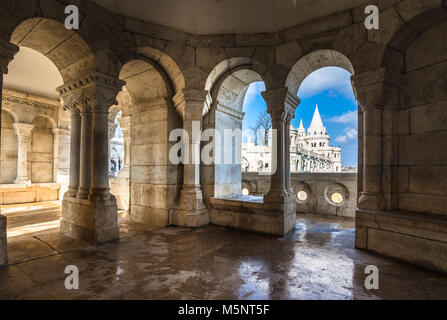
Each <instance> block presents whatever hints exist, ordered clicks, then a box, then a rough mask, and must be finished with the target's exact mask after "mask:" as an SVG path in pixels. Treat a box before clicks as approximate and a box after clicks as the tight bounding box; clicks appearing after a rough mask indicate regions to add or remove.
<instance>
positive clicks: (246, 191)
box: [242, 188, 250, 196]
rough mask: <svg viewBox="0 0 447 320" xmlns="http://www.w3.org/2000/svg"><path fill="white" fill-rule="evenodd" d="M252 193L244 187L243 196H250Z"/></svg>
mask: <svg viewBox="0 0 447 320" xmlns="http://www.w3.org/2000/svg"><path fill="white" fill-rule="evenodd" d="M249 194H250V191H248V189H247V188H244V189H242V195H243V196H248V195H249Z"/></svg>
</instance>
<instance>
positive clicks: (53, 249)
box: [0, 215, 447, 299]
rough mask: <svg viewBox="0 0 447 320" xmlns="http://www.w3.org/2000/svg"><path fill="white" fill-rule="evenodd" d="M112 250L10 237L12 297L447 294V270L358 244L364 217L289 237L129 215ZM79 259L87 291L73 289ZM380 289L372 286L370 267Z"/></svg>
mask: <svg viewBox="0 0 447 320" xmlns="http://www.w3.org/2000/svg"><path fill="white" fill-rule="evenodd" d="M120 232H121V240H120V241H119V242H117V243H110V244H105V245H102V246H98V247H95V246H89V245H87V244H86V243H83V242H82V241H78V240H75V239H72V238H69V237H65V236H62V235H60V234H59V233H57V232H55V231H53V230H50V231H47V232H42V233H40V234H37V235H35V234H34V235H32V236H29V235H24V236H20V237H14V238H12V239H8V240H9V243H8V248H9V257H10V262H11V265H10V266H9V267H6V268H0V298H2V299H446V298H447V276H446V275H441V274H437V273H434V272H429V271H426V270H423V269H420V268H416V267H413V266H411V265H408V264H405V263H402V262H399V261H396V260H393V259H388V258H385V257H381V256H377V255H374V254H371V253H367V252H364V251H359V250H356V249H354V222H353V221H352V220H341V219H335V218H333V219H332V218H321V217H316V216H299V217H298V221H297V226H296V229H295V231H294V232H292V233H291V234H289V235H287V236H286V237H284V238H274V237H269V236H263V235H259V234H253V233H244V232H239V231H235V230H231V229H226V228H220V227H216V226H206V227H202V228H198V229H188V228H177V227H170V228H166V229H162V230H154V231H150V230H147V228H146V227H145V226H144V225H141V224H138V223H135V222H133V221H131V220H129V219H128V217H126V216H125V215H121V218H120ZM67 265H76V266H77V267H78V268H79V271H80V290H74V291H68V290H66V289H65V287H64V280H65V274H64V269H65V267H66V266H67ZM368 265H376V266H377V267H378V268H379V270H380V289H379V290H376V291H368V290H366V289H365V288H364V280H365V277H366V275H365V273H364V272H365V267H366V266H368Z"/></svg>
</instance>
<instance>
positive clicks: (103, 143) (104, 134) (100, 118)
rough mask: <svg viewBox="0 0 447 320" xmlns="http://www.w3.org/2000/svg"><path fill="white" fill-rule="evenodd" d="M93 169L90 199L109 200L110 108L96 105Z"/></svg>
mask: <svg viewBox="0 0 447 320" xmlns="http://www.w3.org/2000/svg"><path fill="white" fill-rule="evenodd" d="M92 114H93V117H92V120H93V121H92V133H93V139H92V167H91V189H90V195H89V199H90V200H93V201H96V200H108V199H109V198H110V192H109V190H110V189H109V152H108V150H109V139H108V137H109V135H108V126H109V119H108V115H109V112H108V106H106V105H100V104H98V105H96V106H95V107H93V110H92Z"/></svg>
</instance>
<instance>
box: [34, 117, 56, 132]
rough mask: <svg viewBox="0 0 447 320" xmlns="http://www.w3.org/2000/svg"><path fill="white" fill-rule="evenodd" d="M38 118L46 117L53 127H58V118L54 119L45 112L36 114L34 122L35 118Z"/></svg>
mask: <svg viewBox="0 0 447 320" xmlns="http://www.w3.org/2000/svg"><path fill="white" fill-rule="evenodd" d="M37 118H44V119H45V120H46V121H48V123H49V124H50V126H51V129H56V128H57V123H56V120H54V119H53V118H52V117H50V116H47V115H45V114H38V115H36V116H35V117H34V119H33V122H34V120H36V119H37Z"/></svg>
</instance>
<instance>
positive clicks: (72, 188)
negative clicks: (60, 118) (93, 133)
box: [66, 108, 81, 198]
mask: <svg viewBox="0 0 447 320" xmlns="http://www.w3.org/2000/svg"><path fill="white" fill-rule="evenodd" d="M70 130H71V131H70V177H69V186H68V191H67V193H66V196H68V197H71V198H74V197H76V195H77V193H78V189H79V174H80V154H81V116H80V112H79V109H77V108H74V109H72V110H71V129H70Z"/></svg>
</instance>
